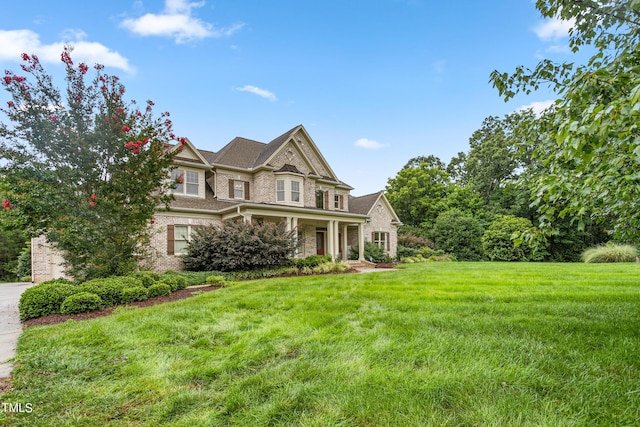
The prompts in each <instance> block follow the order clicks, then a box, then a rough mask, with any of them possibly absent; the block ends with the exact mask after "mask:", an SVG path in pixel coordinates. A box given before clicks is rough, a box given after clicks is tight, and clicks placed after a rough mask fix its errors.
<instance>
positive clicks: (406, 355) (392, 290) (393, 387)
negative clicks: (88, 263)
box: [0, 263, 640, 426]
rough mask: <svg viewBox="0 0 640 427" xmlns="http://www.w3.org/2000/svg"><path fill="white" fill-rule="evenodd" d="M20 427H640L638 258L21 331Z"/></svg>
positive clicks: (351, 286)
mask: <svg viewBox="0 0 640 427" xmlns="http://www.w3.org/2000/svg"><path fill="white" fill-rule="evenodd" d="M16 364H17V366H18V367H17V368H16V370H15V371H14V380H13V387H14V391H12V392H11V393H10V394H7V395H4V396H2V397H1V398H0V400H2V401H3V402H22V403H31V404H32V406H33V412H31V413H22V414H7V413H4V414H3V413H0V423H4V424H5V425H12V426H21V425H24V426H39V425H42V426H65V425H73V426H95V425H101V426H102V425H107V426H135V425H148V426H157V425H161V426H225V425H242V426H274V425H291V426H428V425H433V426H473V425H481V426H598V425H600V426H632V425H640V265H637V264H605V265H602V264H499V263H430V264H414V265H411V266H409V267H408V268H406V269H403V270H401V271H395V272H391V271H390V272H384V273H371V274H361V275H328V276H313V277H303V278H300V277H295V278H286V279H270V280H257V281H251V282H243V283H240V284H236V285H234V286H232V287H229V288H225V289H222V290H218V291H215V292H209V293H203V294H202V295H200V296H197V297H194V298H191V299H188V300H183V301H179V302H176V303H171V304H167V305H164V306H156V307H151V308H142V309H132V308H126V309H118V310H117V313H116V314H115V315H113V316H111V317H109V318H102V319H96V320H92V321H86V322H68V323H65V324H61V325H54V326H49V327H38V328H29V329H27V330H26V331H25V332H24V334H23V335H22V337H21V339H20V342H19V348H18V355H17V357H16Z"/></svg>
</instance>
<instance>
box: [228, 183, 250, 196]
mask: <svg viewBox="0 0 640 427" xmlns="http://www.w3.org/2000/svg"><path fill="white" fill-rule="evenodd" d="M229 198H230V199H240V200H249V182H248V181H239V180H237V179H230V180H229Z"/></svg>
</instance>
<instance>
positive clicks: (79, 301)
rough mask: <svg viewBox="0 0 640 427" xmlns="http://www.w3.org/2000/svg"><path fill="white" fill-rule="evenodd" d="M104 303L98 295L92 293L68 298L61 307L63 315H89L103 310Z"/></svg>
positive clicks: (78, 294) (81, 293)
mask: <svg viewBox="0 0 640 427" xmlns="http://www.w3.org/2000/svg"><path fill="white" fill-rule="evenodd" d="M103 305H104V302H103V301H102V298H100V297H99V296H98V295H96V294H92V293H91V292H80V293H77V294H73V295H71V296H69V297H67V298H66V299H65V300H64V301H63V302H62V306H61V307H60V313H62V314H78V313H87V312H89V311H94V310H98V309H100V308H102V307H103Z"/></svg>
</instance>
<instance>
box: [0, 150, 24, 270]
mask: <svg viewBox="0 0 640 427" xmlns="http://www.w3.org/2000/svg"><path fill="white" fill-rule="evenodd" d="M0 147H1V145H0ZM1 191H2V188H1V187H0V195H1V194H2V192H1ZM0 198H1V197H0ZM0 209H2V208H1V207H0ZM1 217H2V213H1V212H0V248H2V249H0V280H9V281H12V280H15V279H16V277H20V276H27V275H30V274H31V265H29V271H28V272H26V273H25V272H24V269H23V268H20V271H21V273H22V274H18V273H17V272H16V270H17V268H18V266H19V263H20V261H19V258H20V256H21V255H22V253H23V252H24V250H25V242H26V241H27V235H26V233H25V232H24V230H16V229H3V228H2V220H1Z"/></svg>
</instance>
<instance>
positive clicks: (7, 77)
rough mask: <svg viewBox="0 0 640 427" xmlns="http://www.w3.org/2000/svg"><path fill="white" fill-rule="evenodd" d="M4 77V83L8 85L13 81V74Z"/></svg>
mask: <svg viewBox="0 0 640 427" xmlns="http://www.w3.org/2000/svg"><path fill="white" fill-rule="evenodd" d="M3 78H4V83H5V84H7V85H8V84H9V83H11V76H4V77H3Z"/></svg>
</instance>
